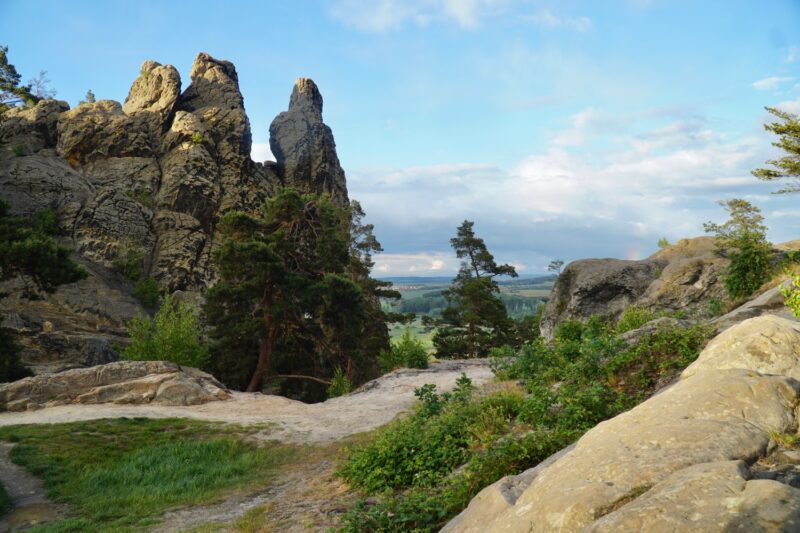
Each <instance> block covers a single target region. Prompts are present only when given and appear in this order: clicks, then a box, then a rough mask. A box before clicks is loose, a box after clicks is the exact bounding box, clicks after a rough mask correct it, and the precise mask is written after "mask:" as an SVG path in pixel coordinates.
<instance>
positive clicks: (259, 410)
mask: <svg viewBox="0 0 800 533" xmlns="http://www.w3.org/2000/svg"><path fill="white" fill-rule="evenodd" d="M462 373H465V374H466V375H467V376H468V377H469V378H470V379H472V381H473V383H474V384H476V385H479V384H483V383H486V382H488V381H490V380H491V379H492V378H493V374H492V372H491V370H490V369H489V366H488V363H487V362H486V361H482V360H467V361H442V362H437V363H433V364H431V366H430V367H429V368H428V369H426V370H415V369H402V370H397V371H394V372H391V373H389V374H386V375H384V376H382V377H380V378H378V379H376V380H374V381H371V382H369V383H367V384H366V385H364V386H363V387H361V388H360V389H358V390H356V391H354V392H353V393H351V394H349V395H347V396H343V397H340V398H333V399H331V400H328V401H326V402H323V403H318V404H304V403H302V402H298V401H294V400H289V399H287V398H283V397H280V396H267V395H262V394H246V393H234V395H233V398H232V399H230V400H227V401H218V402H210V403H207V404H204V405H198V406H190V407H172V406H162V405H114V404H101V405H65V406H58V407H48V408H45V409H40V410H37V411H29V412H23V413H0V426H7V425H13V424H49V423H63V422H72V421H79V420H94V419H99V418H120V417H147V418H169V417H184V418H193V419H198V420H209V421H220V422H232V423H238V424H244V425H257V426H263V429H262V428H261V427H259V431H258V432H257V434H256V435H255V437H256V438H259V439H263V440H280V441H284V442H291V443H306V444H317V445H318V446H315V447H312V448H310V449H309V452H308V455H307V456H304V458H303V461H302V462H300V463H298V464H297V465H296V467H295V468H293V469H292V470H291V471H287V472H285V473H284V474H283V475H282V476H281V477H279V478H278V479H276V480H274V481H273V482H271V483H270V484H269V486H267V487H265V488H264V489H263V490H261V491H258V492H255V493H252V492H251V493H249V494H235V495H232V496H230V497H228V498H227V499H226V500H223V501H221V502H217V503H214V504H210V505H205V506H198V507H188V508H184V509H176V510H173V511H170V512H168V513H166V514H165V515H164V518H163V520H162V521H161V523H160V524H159V525H158V526H156V528H155V529H154V531H158V532H163V533H166V532H178V531H186V530H192V529H193V528H198V527H200V528H201V529H200V530H201V531H203V532H206V531H229V530H230V528H231V524H232V523H234V522H235V521H237V520H245V521H246V522H247V524H246V525H245V526H243V527H244V529H246V530H249V531H275V532H278V531H279V532H281V533H283V532H287V533H294V532H304V531H325V530H327V529H328V528H330V527H331V526H333V525H334V521H335V519H336V516H338V514H339V513H341V512H342V510H344V509H345V508H346V507H347V505H348V504H349V503H350V502H351V501H352V500H353V499H354V498H355V496H354V495H353V494H352V493H351V492H350V491H349V490H348V488H347V486H346V485H344V484H343V483H341V482H339V480H338V479H337V478H336V477H335V475H334V471H335V456H336V453H337V450H338V442H340V441H342V440H343V439H346V438H347V437H350V436H352V435H356V434H358V433H363V432H366V431H370V430H373V429H375V428H377V427H380V426H382V425H384V424H386V423H388V422H390V421H391V420H392V419H394V418H395V417H396V416H397V415H398V414H400V413H402V412H403V411H405V410H407V409H408V408H409V407H410V406H412V405H413V403H414V400H415V399H414V389H415V388H417V387H419V386H421V385H424V384H426V383H433V384H435V385H436V386H437V388H438V389H439V390H449V389H452V388H453V386H454V385H455V381H456V379H457V378H458V377H459V376H460V375H461V374H462ZM3 450H5V451H3ZM4 464H7V466H8V468H9V470H7V471H8V472H11V471H12V469H13V471H14V472H16V473H15V474H14V475H15V476H19V475H24V476H26V479H28V480H29V481H30V482H31V483H33V485H30V486H31V487H35V488H32V489H24V488H23V489H21V490H23V491H24V490H32V491H33V493H35V494H37V495H39V496H40V499H39V500H36V501H35V502H34V501H32V502H31V503H32V504H35V505H43V506H45V507H43V508H42V510H43V511H47V510H48V509H51V508H52V509H51V510H52V511H53V512H58V509H57V508H55V507H53V506H52V505H51V504H49V502H48V501H47V500H46V498H44V491H43V490H42V487H41V483H40V482H39V481H38V480H37V479H36V478H33V477H32V476H30V475H29V474H27V473H26V472H25V471H24V470H23V469H21V468H19V467H17V466H16V465H14V464H13V463H11V462H10V461H9V460H8V458H7V449H4V448H0V482H2V483H3V484H4V485H5V486H6V487H13V486H19V487H24V486H26V485H24V484H19V482H17V481H16V479H23V478H20V477H17V478H8V479H6V478H3V477H2V476H3V475H4V474H3V472H5V471H6V470H5V468H6V467H4V466H3V465H4ZM9 475H10V474H9ZM39 496H37V497H39ZM48 505H49V506H50V507H47V506H48ZM16 512H17V511H15V512H14V513H13V514H16ZM13 514H12V516H13ZM37 516H43V515H37ZM3 526H4V524H2V523H0V531H6V530H7V529H6V528H4V527H3Z"/></svg>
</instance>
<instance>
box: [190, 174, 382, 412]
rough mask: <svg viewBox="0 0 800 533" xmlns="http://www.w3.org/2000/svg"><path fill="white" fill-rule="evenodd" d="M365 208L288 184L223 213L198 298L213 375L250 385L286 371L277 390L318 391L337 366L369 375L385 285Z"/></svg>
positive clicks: (358, 376) (356, 376)
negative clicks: (206, 282)
mask: <svg viewBox="0 0 800 533" xmlns="http://www.w3.org/2000/svg"><path fill="white" fill-rule="evenodd" d="M362 217H363V211H361V209H360V206H358V205H357V204H356V205H355V206H353V207H351V208H350V209H341V208H337V207H335V206H334V205H333V204H332V203H331V201H330V199H329V198H328V197H327V196H325V195H323V196H316V195H310V194H301V193H300V192H298V191H296V190H294V189H288V188H287V189H282V190H280V191H278V192H277V193H276V194H275V196H274V197H273V198H271V199H270V200H269V201H268V202H267V204H266V205H265V206H264V209H263V212H262V213H261V214H260V215H259V216H253V215H248V214H245V213H240V212H232V213H228V214H227V215H225V216H224V217H223V219H222V221H221V223H220V228H221V230H222V234H223V237H224V241H223V243H222V244H221V245H220V247H219V248H218V249H217V250H216V251H215V253H214V261H215V262H216V264H217V267H218V269H219V272H220V280H219V282H218V283H217V284H216V285H215V286H214V287H213V288H212V289H210V290H209V292H208V294H207V303H206V307H205V312H206V315H207V320H208V323H209V325H210V326H211V331H210V336H211V338H212V339H213V340H214V341H215V347H214V349H213V357H212V360H211V361H210V363H209V366H210V369H211V370H212V371H213V372H215V374H216V375H218V376H219V377H220V378H221V379H222V380H223V381H225V382H226V383H227V384H228V385H230V386H233V387H237V388H245V389H246V390H248V391H257V390H260V389H261V386H262V383H263V380H264V378H265V377H269V376H274V377H281V376H283V377H286V378H287V381H285V382H284V384H283V386H282V388H283V392H284V393H292V394H294V395H298V394H302V395H304V396H306V397H307V398H309V397H315V398H321V397H324V393H325V391H324V389H320V387H319V386H318V385H319V384H320V382H324V381H327V380H329V379H330V377H331V376H333V374H334V372H335V370H336V368H340V369H343V372H344V374H345V376H346V377H347V378H348V379H349V380H351V381H352V382H354V383H355V382H358V381H361V380H363V379H365V378H368V377H372V376H373V375H374V374H375V372H376V371H377V363H376V357H377V354H378V353H379V352H380V350H381V349H385V348H386V347H387V346H388V330H387V328H386V324H385V316H384V314H383V311H382V310H381V307H380V301H379V296H391V295H392V294H391V292H392V291H388V290H387V287H386V284H385V283H382V282H378V281H376V280H373V279H371V278H370V277H369V271H370V267H371V266H372V261H371V254H372V253H375V252H377V251H380V244H379V243H378V242H377V240H376V239H375V238H374V236H373V234H372V227H371V226H367V225H363V224H362ZM294 378H306V379H301V380H300V381H294Z"/></svg>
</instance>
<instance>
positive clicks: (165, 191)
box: [0, 53, 348, 371]
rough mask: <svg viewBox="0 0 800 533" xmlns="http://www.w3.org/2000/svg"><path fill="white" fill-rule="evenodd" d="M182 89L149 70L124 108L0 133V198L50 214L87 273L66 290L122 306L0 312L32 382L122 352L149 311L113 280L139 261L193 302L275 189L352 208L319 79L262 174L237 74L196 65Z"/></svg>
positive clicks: (14, 304)
mask: <svg viewBox="0 0 800 533" xmlns="http://www.w3.org/2000/svg"><path fill="white" fill-rule="evenodd" d="M189 78H190V83H189V86H188V87H186V89H185V90H183V91H182V90H181V78H180V75H179V73H178V71H177V70H176V69H175V68H174V67H173V66H171V65H161V64H159V63H157V62H155V61H145V62H144V63H143V64H142V66H141V69H140V72H139V75H138V76H137V77H136V79H135V80H134V82H133V84H132V85H131V88H130V91H129V93H128V96H127V98H126V99H125V102H124V103H123V104H120V103H118V102H114V101H111V100H100V101H97V102H94V103H82V104H80V105H78V106H76V107H75V108H74V109H69V106H68V105H67V104H66V103H65V102H59V101H55V100H43V101H41V102H39V103H38V104H37V105H36V106H34V107H32V108H15V109H11V110H9V111H8V112H7V113H6V114H5V115H4V117H3V120H2V121H0V197H2V198H3V199H4V200H6V201H7V202H9V203H10V204H11V206H12V210H13V211H14V212H16V213H20V214H27V215H30V214H33V213H34V212H35V211H37V210H38V209H42V208H52V209H53V210H54V211H55V213H56V215H57V216H58V219H59V223H60V225H61V227H62V229H63V230H64V233H65V235H64V237H63V240H64V242H65V244H67V245H69V246H71V247H72V248H73V249H74V250H75V251H76V253H77V257H76V259H78V260H79V261H80V262H82V263H83V264H86V265H87V269H88V270H89V273H90V277H89V279H88V280H84V281H83V282H80V283H78V284H76V285H75V287H71V288H69V289H67V290H75V291H78V293H80V292H81V291H84V290H85V291H92V292H93V293H94V294H103V295H105V296H106V297H111V296H112V295H114V297H117V295H123V296H122V297H121V300H120V301H123V300H124V302H125V303H124V304H122V305H119V306H117V308H116V309H112V310H111V312H110V313H107V312H106V311H105V310H101V307H102V306H101V305H100V303H99V302H98V301H97V300H98V299H97V298H96V297H95V296H94V295H93V294H87V295H86V298H85V300H86V301H87V302H95V304H96V305H94V306H89V307H88V308H82V309H81V311H80V312H77V311H76V310H74V309H72V308H70V307H69V306H65V305H63V302H60V301H59V297H58V296H57V295H58V293H56V295H48V296H47V297H46V298H45V301H44V303H42V304H41V305H40V303H34V302H27V301H24V300H22V299H20V298H16V297H13V298H8V299H6V301H0V316H3V315H5V316H7V317H8V316H10V315H9V312H13V313H14V317H15V318H14V319H13V320H11V321H9V320H8V318H7V319H6V321H7V322H8V323H9V324H10V325H11V326H12V327H13V328H14V329H16V330H17V331H18V332H19V333H21V334H22V335H23V336H24V337H25V338H24V342H23V344H24V345H25V351H24V354H23V359H24V360H26V361H27V362H30V363H33V364H34V371H44V370H47V371H51V370H58V369H63V368H70V367H73V366H76V365H78V366H79V365H82V364H84V363H83V361H84V360H85V359H86V358H85V356H84V354H85V353H86V352H87V350H88V351H91V349H92V348H91V347H92V346H94V344H92V343H96V341H97V339H101V340H102V339H106V340H108V342H109V344H110V345H117V346H118V345H120V344H124V342H125V338H124V332H125V324H126V322H127V321H128V320H130V318H132V317H133V316H135V314H136V312H140V313H143V312H145V310H144V309H143V308H141V306H139V305H138V304H137V303H136V301H135V299H133V298H132V297H131V293H132V288H133V284H132V282H130V281H129V280H127V279H125V278H124V277H123V276H122V275H120V274H119V272H118V270H119V268H118V267H119V264H120V262H121V261H124V260H126V259H130V258H134V259H135V262H136V263H137V264H138V267H139V268H140V270H141V274H142V275H143V276H146V277H152V278H154V279H155V280H156V281H157V282H158V284H159V286H160V287H161V289H162V290H166V291H176V290H182V291H189V292H194V293H199V292H202V291H203V290H204V289H206V288H207V287H208V286H210V285H211V284H213V283H214V281H215V279H216V273H215V271H214V267H213V264H212V263H211V253H212V251H213V250H214V248H215V246H217V244H218V243H219V239H220V236H219V234H218V230H217V222H218V220H219V219H220V217H221V216H222V215H223V214H224V213H225V212H227V211H230V210H243V211H249V212H255V211H257V210H258V209H259V208H260V207H261V206H262V205H263V203H264V202H265V201H266V199H267V198H269V196H270V195H271V194H272V193H273V191H274V190H275V189H276V188H277V187H279V186H280V185H282V184H283V183H286V184H290V185H293V186H295V187H297V188H300V189H302V190H307V191H314V192H319V193H322V192H327V193H329V194H330V195H331V196H332V197H333V198H334V199H335V200H336V201H337V202H338V203H339V204H340V205H345V204H346V203H347V201H348V200H347V189H346V185H345V177H344V171H343V170H342V169H341V166H340V165H339V161H338V158H337V156H336V150H335V143H334V140H333V135H332V133H331V131H330V128H328V127H327V126H325V125H324V124H323V123H322V115H321V113H322V97H321V96H320V93H319V90H318V89H317V87H316V85H315V84H314V82H313V81H311V80H302V81H299V82H298V83H297V84H296V85H295V88H294V91H293V92H292V99H291V101H292V103H291V104H290V108H289V111H288V112H286V113H282V114H281V115H280V116H279V117H278V118H276V120H275V122H274V123H273V127H272V128H270V131H271V135H272V136H273V137H272V139H271V141H270V142H271V144H272V145H273V146H277V147H279V152H280V154H281V155H280V156H279V159H278V163H277V164H276V163H270V162H268V163H266V164H261V163H254V162H253V161H252V160H251V158H250V150H251V147H252V135H251V130H250V122H249V120H248V118H247V115H246V113H245V109H244V100H243V98H242V94H241V92H240V90H239V81H238V74H237V72H236V68H235V67H234V65H233V64H232V63H230V62H228V61H222V60H218V59H215V58H213V57H211V56H209V55H208V54H205V53H201V54H198V56H197V57H196V59H195V61H194V63H193V64H192V67H191V71H190V74H189ZM281 117H283V118H281ZM277 153H278V152H276V154H277ZM62 290H65V289H62ZM59 292H61V291H59ZM45 304H46V309H47V312H46V313H44V311H43V310H44V308H43V305H45ZM43 313H44V314H46V316H47V319H46V320H47V321H48V322H50V323H51V324H52V326H53V327H52V332H48V334H52V335H60V336H61V337H62V340H61V341H59V342H49V341H48V340H47V339H43V337H42V336H43V335H45V333H43V332H42V331H41V323H42V322H43V321H44V320H45V319H43V318H42V316H44V314H43ZM65 339H68V340H65ZM51 340H52V339H51ZM59 346H60V347H62V348H63V350H62V348H58V347H59ZM109 351H110V352H111V353H112V354H113V353H114V350H113V349H109Z"/></svg>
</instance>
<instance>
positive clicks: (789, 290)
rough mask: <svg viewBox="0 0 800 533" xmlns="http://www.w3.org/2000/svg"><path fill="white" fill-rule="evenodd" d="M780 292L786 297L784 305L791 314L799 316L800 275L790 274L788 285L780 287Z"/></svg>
mask: <svg viewBox="0 0 800 533" xmlns="http://www.w3.org/2000/svg"><path fill="white" fill-rule="evenodd" d="M781 294H782V295H783V296H784V297H785V298H786V301H785V302H784V305H786V307H788V308H789V310H790V311H791V312H792V314H793V315H794V316H796V317H798V318H800V276H792V284H791V286H790V287H781Z"/></svg>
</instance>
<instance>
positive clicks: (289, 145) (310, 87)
mask: <svg viewBox="0 0 800 533" xmlns="http://www.w3.org/2000/svg"><path fill="white" fill-rule="evenodd" d="M269 133H270V141H269V143H270V148H271V149H272V153H273V154H274V155H275V159H276V160H277V162H278V168H279V169H280V173H281V177H282V178H283V181H284V183H286V184H287V185H292V186H294V187H297V188H300V189H303V190H307V191H310V192H315V193H321V192H328V193H329V194H330V195H331V198H332V199H333V201H334V202H336V203H337V204H339V205H347V203H348V199H347V187H346V184H345V176H344V170H342V167H341V165H340V164H339V158H338V156H337V155H336V143H335V142H334V141H333V133H331V129H330V128H329V127H328V126H326V125H325V124H324V123H323V122H322V95H321V94H320V93H319V89H317V85H316V84H315V83H314V82H313V81H311V80H310V79H308V78H300V79H299V80H297V81H296V82H295V84H294V90H292V96H291V98H290V99H289V110H288V111H286V112H284V113H281V114H279V115H278V116H277V117H275V120H273V121H272V124H271V125H270V127H269Z"/></svg>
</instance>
